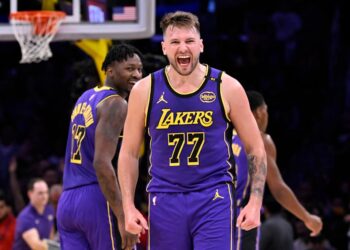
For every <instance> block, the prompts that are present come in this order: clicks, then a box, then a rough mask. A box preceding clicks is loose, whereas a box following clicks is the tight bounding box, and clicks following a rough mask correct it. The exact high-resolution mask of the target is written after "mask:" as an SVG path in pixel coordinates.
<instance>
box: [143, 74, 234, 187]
mask: <svg viewBox="0 0 350 250" xmlns="http://www.w3.org/2000/svg"><path fill="white" fill-rule="evenodd" d="M221 74H222V72H221V71H219V70H217V69H213V68H210V67H207V77H206V78H205V80H204V81H203V83H202V85H201V86H200V87H199V89H198V90H196V91H194V92H193V93H189V94H180V93H178V92H176V91H175V90H174V89H173V88H172V86H171V83H169V80H168V77H167V74H166V71H165V69H162V70H159V71H157V72H155V73H153V74H152V87H151V94H150V101H149V107H148V114H147V129H148V134H149V136H150V149H151V151H150V169H149V173H150V175H151V177H152V179H151V181H150V183H149V184H148V187H147V190H148V191H149V192H188V191H196V190H201V189H203V188H208V187H212V186H215V185H217V184H220V183H225V182H232V180H233V178H232V175H231V173H230V172H229V169H230V168H231V167H233V166H234V159H233V154H232V149H231V141H232V125H231V122H230V121H229V120H228V118H227V117H226V115H225V111H224V110H225V109H224V106H223V103H222V99H221V93H220V83H221Z"/></svg>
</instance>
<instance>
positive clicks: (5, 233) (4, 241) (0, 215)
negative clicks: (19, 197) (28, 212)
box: [0, 190, 16, 250]
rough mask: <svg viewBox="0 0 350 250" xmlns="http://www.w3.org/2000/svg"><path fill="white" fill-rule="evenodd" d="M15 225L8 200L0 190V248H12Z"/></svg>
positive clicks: (6, 249)
mask: <svg viewBox="0 0 350 250" xmlns="http://www.w3.org/2000/svg"><path fill="white" fill-rule="evenodd" d="M15 227H16V218H15V216H14V215H13V214H12V211H11V207H10V204H9V200H8V199H7V198H6V197H5V195H4V193H3V191H2V190H0V250H9V249H12V244H13V240H14V238H15Z"/></svg>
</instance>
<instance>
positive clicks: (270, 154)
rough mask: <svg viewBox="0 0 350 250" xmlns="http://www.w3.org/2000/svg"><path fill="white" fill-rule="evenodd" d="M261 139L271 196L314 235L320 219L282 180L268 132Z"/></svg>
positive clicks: (275, 152) (316, 232)
mask: <svg viewBox="0 0 350 250" xmlns="http://www.w3.org/2000/svg"><path fill="white" fill-rule="evenodd" d="M262 137H263V141H264V145H265V149H266V155H267V168H268V171H267V177H266V181H267V185H268V187H269V189H270V191H271V193H272V195H273V197H274V198H275V199H276V200H277V201H278V202H279V203H280V204H281V205H282V206H283V207H284V208H285V209H287V210H288V211H289V212H291V213H292V214H294V215H295V216H296V217H297V218H299V219H300V220H301V221H303V222H304V223H305V226H306V227H307V228H308V229H309V230H310V231H311V236H316V235H318V234H319V233H320V231H321V230H322V220H321V218H319V217H318V216H316V215H312V214H310V213H309V212H308V211H307V210H306V209H305V208H304V207H303V205H302V204H301V203H300V202H299V200H298V199H297V197H296V196H295V194H294V192H293V191H292V190H291V189H290V188H289V186H288V185H287V184H286V183H285V182H284V180H283V178H282V175H281V173H280V171H279V168H278V165H277V150H276V146H275V143H274V142H273V140H272V138H271V136H270V135H268V134H263V135H262Z"/></svg>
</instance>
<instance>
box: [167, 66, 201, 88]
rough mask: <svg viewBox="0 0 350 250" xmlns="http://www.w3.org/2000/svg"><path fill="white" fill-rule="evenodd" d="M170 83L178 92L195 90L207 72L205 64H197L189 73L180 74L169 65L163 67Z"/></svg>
mask: <svg viewBox="0 0 350 250" xmlns="http://www.w3.org/2000/svg"><path fill="white" fill-rule="evenodd" d="M165 71H166V74H167V77H168V80H169V83H170V85H171V86H172V87H173V88H174V89H175V90H176V91H178V92H180V93H188V92H193V91H195V90H197V89H198V88H199V87H200V86H201V85H202V84H203V81H204V79H205V77H206V74H207V66H205V65H202V64H198V65H197V67H196V68H195V69H194V70H193V71H192V72H191V73H190V74H189V75H181V74H179V73H178V72H177V71H176V70H175V69H173V68H172V67H171V66H170V65H169V66H167V67H166V69H165Z"/></svg>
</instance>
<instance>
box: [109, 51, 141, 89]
mask: <svg viewBox="0 0 350 250" xmlns="http://www.w3.org/2000/svg"><path fill="white" fill-rule="evenodd" d="M110 78H111V80H112V83H113V84H114V87H115V88H116V89H118V90H119V91H121V92H123V93H126V94H128V93H129V92H130V91H131V89H132V87H133V86H134V85H135V83H136V82H137V81H139V80H140V79H141V78H142V62H141V59H140V57H139V56H138V55H137V54H134V56H133V57H129V58H128V59H127V60H125V61H123V62H115V63H114V64H113V66H112V67H111V75H110Z"/></svg>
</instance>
